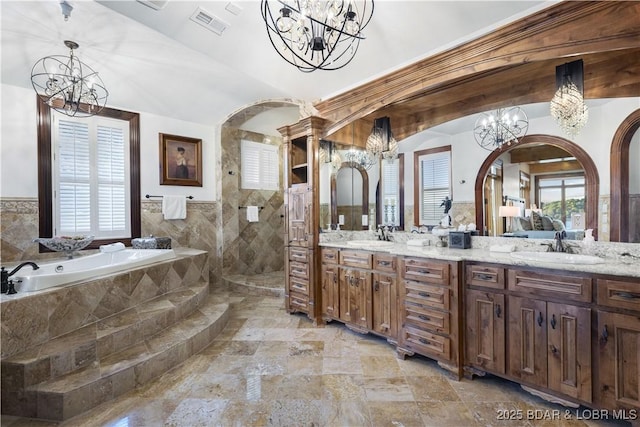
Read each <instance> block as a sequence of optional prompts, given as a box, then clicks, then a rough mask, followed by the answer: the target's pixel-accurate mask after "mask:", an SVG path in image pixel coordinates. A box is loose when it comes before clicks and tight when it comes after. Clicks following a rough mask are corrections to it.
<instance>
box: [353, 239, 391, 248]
mask: <svg viewBox="0 0 640 427" xmlns="http://www.w3.org/2000/svg"><path fill="white" fill-rule="evenodd" d="M347 245H349V246H354V247H356V248H363V249H367V248H368V249H380V248H390V247H391V246H393V245H394V243H393V242H387V241H385V240H349V241H348V242H347Z"/></svg>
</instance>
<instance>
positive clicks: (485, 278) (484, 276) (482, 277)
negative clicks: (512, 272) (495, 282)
mask: <svg viewBox="0 0 640 427" xmlns="http://www.w3.org/2000/svg"><path fill="white" fill-rule="evenodd" d="M492 279H493V276H492V275H491V274H478V280H482V281H484V282H488V281H490V280H492Z"/></svg>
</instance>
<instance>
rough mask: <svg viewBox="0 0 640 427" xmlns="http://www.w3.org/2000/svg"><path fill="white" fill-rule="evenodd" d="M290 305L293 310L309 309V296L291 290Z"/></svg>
mask: <svg viewBox="0 0 640 427" xmlns="http://www.w3.org/2000/svg"><path fill="white" fill-rule="evenodd" d="M289 307H290V308H291V309H292V310H296V309H297V310H303V311H307V310H308V309H309V298H308V297H307V296H306V295H302V294H299V293H297V292H291V293H290V294H289Z"/></svg>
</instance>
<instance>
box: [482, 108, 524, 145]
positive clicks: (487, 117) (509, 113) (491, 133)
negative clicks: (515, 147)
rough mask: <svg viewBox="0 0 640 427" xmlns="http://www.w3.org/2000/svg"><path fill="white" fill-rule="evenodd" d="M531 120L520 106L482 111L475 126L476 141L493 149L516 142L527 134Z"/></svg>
mask: <svg viewBox="0 0 640 427" xmlns="http://www.w3.org/2000/svg"><path fill="white" fill-rule="evenodd" d="M527 129H529V121H528V120H527V115H526V114H525V113H524V111H523V110H522V109H521V108H520V107H511V108H498V109H497V110H496V111H495V112H492V113H482V114H481V115H480V117H479V118H478V120H476V124H475V126H474V128H473V136H474V137H475V139H476V142H477V143H478V144H479V145H480V146H481V147H482V148H484V149H486V150H489V151H493V150H495V149H496V148H497V149H502V146H503V145H505V144H506V145H511V144H516V143H517V142H518V141H519V138H522V137H523V136H525V135H526V134H527Z"/></svg>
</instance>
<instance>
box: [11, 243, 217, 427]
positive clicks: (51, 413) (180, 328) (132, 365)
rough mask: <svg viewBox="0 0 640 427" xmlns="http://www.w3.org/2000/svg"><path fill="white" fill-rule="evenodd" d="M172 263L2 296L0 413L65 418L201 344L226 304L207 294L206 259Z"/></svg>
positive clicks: (143, 380) (193, 255) (195, 253)
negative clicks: (31, 291)
mask: <svg viewBox="0 0 640 427" xmlns="http://www.w3.org/2000/svg"><path fill="white" fill-rule="evenodd" d="M176 255H177V258H176V259H174V260H168V261H164V262H159V263H156V264H152V265H148V266H145V267H141V268H137V269H132V270H130V271H127V272H124V273H120V274H115V275H112V276H105V277H101V278H96V279H95V280H90V281H88V282H85V283H79V284H75V285H69V286H64V287H55V288H50V289H47V290H44V291H40V292H34V293H28V294H20V293H19V294H16V295H12V296H7V295H3V296H2V298H1V299H0V304H1V307H0V309H1V310H0V311H1V316H2V337H1V339H2V343H1V344H2V413H3V414H10V415H18V416H22V417H33V418H45V419H54V420H63V419H68V418H70V417H73V416H75V415H78V414H79V413H81V412H84V411H86V410H88V409H90V408H92V407H95V406H97V405H99V404H101V403H103V402H106V401H108V400H111V399H113V398H115V397H117V396H119V395H121V394H123V393H125V392H127V391H129V390H132V389H133V388H135V387H138V386H141V385H144V384H147V383H149V382H150V381H152V380H153V379H155V378H157V377H158V376H160V375H161V374H163V373H164V372H166V371H168V370H169V369H171V368H173V367H175V366H176V365H178V364H180V363H182V362H184V361H185V360H186V359H188V358H189V357H190V356H192V355H193V354H195V353H197V352H199V351H200V350H202V349H203V348H205V347H206V346H207V345H208V344H209V343H210V342H211V341H212V340H213V339H214V337H215V336H216V335H217V334H218V333H219V331H220V330H221V329H222V328H223V327H224V326H225V324H226V321H227V319H228V305H227V304H219V303H218V302H217V301H215V300H213V299H210V298H209V280H208V277H209V257H208V254H207V253H206V252H203V251H199V250H191V249H181V250H177V251H176Z"/></svg>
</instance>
